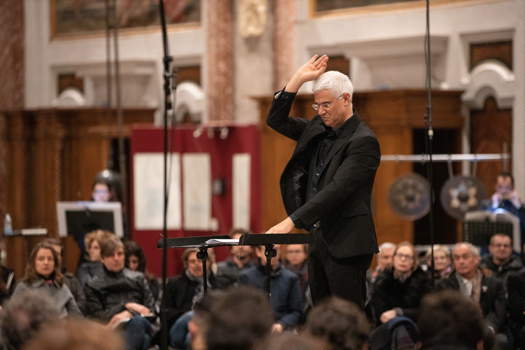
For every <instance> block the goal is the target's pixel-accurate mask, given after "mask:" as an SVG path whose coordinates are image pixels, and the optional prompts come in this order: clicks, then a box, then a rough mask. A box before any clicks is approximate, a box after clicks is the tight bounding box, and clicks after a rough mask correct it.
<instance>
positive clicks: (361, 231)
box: [267, 55, 380, 308]
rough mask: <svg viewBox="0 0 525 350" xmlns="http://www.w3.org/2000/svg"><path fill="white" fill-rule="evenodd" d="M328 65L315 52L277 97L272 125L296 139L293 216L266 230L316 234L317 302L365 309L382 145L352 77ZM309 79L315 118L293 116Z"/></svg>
mask: <svg viewBox="0 0 525 350" xmlns="http://www.w3.org/2000/svg"><path fill="white" fill-rule="evenodd" d="M327 63H328V57H327V56H326V55H323V56H318V55H315V56H313V57H312V58H310V60H308V62H306V63H305V64H304V65H303V66H301V67H300V68H299V69H298V70H297V71H296V72H295V73H294V74H293V76H292V77H291V79H290V80H289V81H288V83H287V84H286V87H285V88H284V89H283V90H281V91H278V92H277V93H276V94H275V95H274V100H273V103H272V107H271V109H270V112H269V114H268V117H267V123H268V125H269V126H270V127H271V128H272V129H274V130H275V131H277V132H278V133H280V134H282V135H284V136H286V137H289V138H291V139H293V140H295V141H296V142H297V144H296V147H295V150H294V152H293V155H292V157H291V159H290V161H289V162H288V164H287V165H286V168H285V169H284V171H283V173H282V175H281V180H280V186H281V194H282V198H283V201H284V206H285V208H286V212H287V214H288V217H287V218H286V219H284V220H283V221H281V222H280V223H278V224H277V225H275V226H273V227H271V228H270V229H269V230H268V231H267V233H288V232H290V231H292V230H293V229H294V228H301V229H306V230H308V231H309V232H311V234H312V235H313V242H312V243H311V246H310V260H309V280H310V289H311V294H312V299H313V302H314V303H315V304H317V303H319V302H320V301H321V300H322V299H324V298H326V297H328V296H332V295H336V296H339V297H342V298H344V299H347V300H350V301H352V302H354V303H356V304H357V305H358V306H360V307H361V308H363V307H364V303H365V298H366V270H367V269H368V267H369V266H370V262H371V260H372V256H373V254H375V253H376V252H377V240H376V234H375V229H374V222H373V218H372V213H371V208H370V197H371V193H372V185H373V183H374V177H375V173H376V170H377V167H378V165H379V160H380V150H379V143H378V141H377V138H376V136H375V135H374V133H373V132H372V131H371V130H370V129H369V128H368V126H367V125H366V124H365V123H364V122H363V121H362V120H361V119H360V118H359V116H358V115H357V114H355V113H353V108H352V94H353V85H352V82H351V81H350V79H349V78H348V76H346V75H344V74H342V73H340V72H336V71H328V72H325V71H326V67H327ZM312 80H313V81H314V82H313V94H314V104H313V105H312V108H313V109H314V110H315V111H316V112H317V115H316V116H315V117H314V118H313V119H312V120H307V119H303V118H294V117H290V116H289V113H290V109H291V107H292V103H293V101H294V98H295V95H296V94H297V91H298V90H299V88H300V87H301V86H302V85H303V84H304V83H305V82H307V81H312Z"/></svg>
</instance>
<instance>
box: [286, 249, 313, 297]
mask: <svg viewBox="0 0 525 350" xmlns="http://www.w3.org/2000/svg"><path fill="white" fill-rule="evenodd" d="M285 252H286V254H285V256H284V267H286V268H287V269H288V270H290V271H292V272H293V273H295V274H296V275H297V276H298V277H299V282H300V284H301V289H302V291H303V294H304V293H305V292H306V288H307V287H308V248H307V247H306V245H304V244H289V245H286V246H285Z"/></svg>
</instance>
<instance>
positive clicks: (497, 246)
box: [491, 244, 510, 248]
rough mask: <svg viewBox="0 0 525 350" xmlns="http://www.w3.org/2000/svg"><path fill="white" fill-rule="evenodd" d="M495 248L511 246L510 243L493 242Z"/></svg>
mask: <svg viewBox="0 0 525 350" xmlns="http://www.w3.org/2000/svg"><path fill="white" fill-rule="evenodd" d="M491 246H492V247H494V248H510V244H491Z"/></svg>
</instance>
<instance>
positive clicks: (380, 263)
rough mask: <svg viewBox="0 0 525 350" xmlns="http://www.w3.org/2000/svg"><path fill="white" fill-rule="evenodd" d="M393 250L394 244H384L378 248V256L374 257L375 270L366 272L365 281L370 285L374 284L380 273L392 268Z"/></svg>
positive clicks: (394, 248)
mask: <svg viewBox="0 0 525 350" xmlns="http://www.w3.org/2000/svg"><path fill="white" fill-rule="evenodd" d="M395 250H396V245H395V244H394V243H390V242H385V243H383V244H381V245H380V246H379V254H377V255H376V256H377V265H376V267H375V269H373V270H368V272H367V280H368V282H369V283H370V284H371V283H374V282H375V280H376V279H377V276H379V274H380V273H381V272H383V271H384V270H385V269H387V268H391V267H392V263H393V261H394V252H395Z"/></svg>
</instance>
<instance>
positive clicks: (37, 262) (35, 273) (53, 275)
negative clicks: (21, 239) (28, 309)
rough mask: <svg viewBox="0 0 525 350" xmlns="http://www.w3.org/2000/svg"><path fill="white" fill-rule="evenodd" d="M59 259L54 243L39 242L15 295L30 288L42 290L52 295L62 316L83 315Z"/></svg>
mask: <svg viewBox="0 0 525 350" xmlns="http://www.w3.org/2000/svg"><path fill="white" fill-rule="evenodd" d="M59 261H60V260H59V258H58V255H57V252H56V251H55V249H53V246H52V245H50V244H49V243H46V242H40V243H38V244H37V245H36V246H35V247H34V248H33V251H32V252H31V255H30V256H29V261H28V264H27V266H26V273H25V276H24V279H23V280H22V281H21V282H20V283H19V284H18V285H17V286H16V289H15V291H14V293H13V295H17V294H18V293H22V292H23V291H25V290H28V289H32V290H37V291H42V292H43V293H47V294H49V295H50V296H51V298H52V299H53V301H54V302H55V303H56V306H57V307H58V309H59V310H60V315H61V316H62V317H65V316H67V315H82V313H81V312H80V309H79V308H78V305H77V303H76V302H75V298H74V297H73V294H71V291H70V290H69V288H68V287H67V286H66V285H65V283H64V276H63V275H62V273H61V272H60V264H59Z"/></svg>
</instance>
